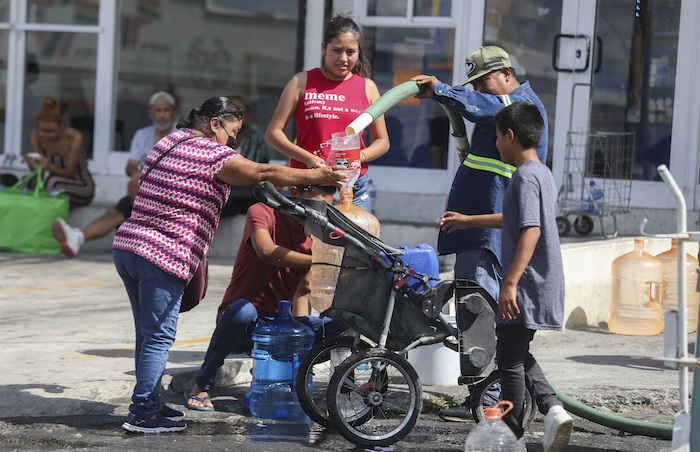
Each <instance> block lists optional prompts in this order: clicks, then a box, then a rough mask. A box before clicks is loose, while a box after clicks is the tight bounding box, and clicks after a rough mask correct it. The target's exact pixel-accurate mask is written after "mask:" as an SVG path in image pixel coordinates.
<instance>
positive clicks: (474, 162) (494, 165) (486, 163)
mask: <svg viewBox="0 0 700 452" xmlns="http://www.w3.org/2000/svg"><path fill="white" fill-rule="evenodd" d="M464 165H465V166H467V167H469V168H473V169H477V170H482V171H491V172H492V173H496V174H500V175H501V176H503V177H507V178H511V177H512V176H513V173H514V172H515V166H513V165H509V164H507V163H503V162H502V161H500V160H496V159H492V158H488V157H480V156H478V155H474V154H468V155H467V158H466V159H464Z"/></svg>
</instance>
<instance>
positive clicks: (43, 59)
mask: <svg viewBox="0 0 700 452" xmlns="http://www.w3.org/2000/svg"><path fill="white" fill-rule="evenodd" d="M25 58H26V71H25V77H24V95H23V102H24V117H23V121H22V143H23V146H22V147H23V149H24V152H29V150H30V148H31V146H30V144H29V134H30V133H31V131H32V130H33V129H34V128H35V127H36V121H35V117H36V113H37V110H38V109H39V106H40V105H41V99H42V98H43V97H45V96H55V97H56V98H57V99H58V101H59V104H60V105H61V109H62V110H63V116H64V119H65V121H66V124H67V125H69V126H71V127H74V128H76V129H78V130H79V131H80V132H81V133H82V134H83V141H84V143H85V155H86V157H87V158H92V139H93V132H92V131H93V124H94V109H95V68H96V66H97V63H96V60H97V40H96V39H95V35H94V34H91V33H70V32H35V31H32V32H27V54H26V57H25Z"/></svg>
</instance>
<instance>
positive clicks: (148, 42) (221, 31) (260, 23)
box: [115, 0, 299, 158]
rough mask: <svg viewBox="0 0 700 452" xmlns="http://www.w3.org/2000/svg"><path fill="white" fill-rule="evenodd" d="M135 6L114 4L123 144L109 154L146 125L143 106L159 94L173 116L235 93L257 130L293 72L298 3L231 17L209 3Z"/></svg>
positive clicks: (132, 0)
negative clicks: (174, 107) (166, 97)
mask: <svg viewBox="0 0 700 452" xmlns="http://www.w3.org/2000/svg"><path fill="white" fill-rule="evenodd" d="M141 3H142V2H140V1H137V0H124V1H122V3H121V20H120V38H119V61H118V71H119V72H118V84H117V105H116V112H117V119H118V121H121V122H122V123H123V130H124V136H125V140H124V144H120V142H119V141H117V143H115V146H116V149H117V150H128V146H129V143H130V141H131V137H133V134H134V133H135V132H136V130H137V129H139V128H141V127H145V126H147V125H150V120H149V118H148V115H147V111H146V110H147V102H148V99H149V97H150V96H151V94H152V93H154V92H155V91H159V90H166V91H169V92H170V93H172V94H173V95H174V97H175V98H176V99H177V101H178V103H179V109H178V110H179V111H178V116H184V115H186V114H187V113H189V111H190V110H191V109H192V108H194V107H197V106H199V105H201V104H202V102H203V101H204V100H206V99H207V98H209V97H211V96H214V95H227V96H232V95H241V96H243V97H244V98H246V99H247V100H248V101H249V102H250V106H251V109H250V110H251V119H252V125H253V126H254V127H256V128H257V129H258V130H259V131H261V132H263V133H264V131H265V129H266V128H267V124H268V122H269V119H270V118H271V116H272V114H273V113H274V110H275V108H276V106H277V101H278V99H279V96H280V94H281V92H282V90H283V89H284V86H285V85H286V83H287V82H288V81H289V79H290V78H291V77H292V76H293V75H294V73H295V63H296V61H295V57H296V47H297V41H298V40H297V16H296V14H292V13H293V12H296V11H298V6H299V5H298V1H295V2H283V3H285V7H284V11H283V12H284V14H275V15H271V14H253V13H251V12H250V11H249V12H248V14H232V11H231V9H230V8H229V9H227V8H223V6H222V5H224V4H225V2H220V1H213V0H210V1H207V2H182V1H176V0H163V1H160V2H158V3H157V4H155V5H154V6H153V7H152V8H150V9H149V10H148V11H144V10H143V8H141V7H140V5H141ZM273 158H283V157H281V154H280V156H273Z"/></svg>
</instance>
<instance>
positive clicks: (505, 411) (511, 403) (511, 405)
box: [494, 400, 513, 417]
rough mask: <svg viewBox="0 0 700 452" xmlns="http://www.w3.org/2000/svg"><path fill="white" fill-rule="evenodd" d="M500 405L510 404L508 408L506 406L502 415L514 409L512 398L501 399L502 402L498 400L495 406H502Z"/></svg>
mask: <svg viewBox="0 0 700 452" xmlns="http://www.w3.org/2000/svg"><path fill="white" fill-rule="evenodd" d="M500 405H506V406H508V408H506V409H505V410H504V411H503V412H502V413H501V417H503V416H505V414H506V413H507V412H509V411H510V410H512V409H513V402H511V401H510V400H501V401H500V402H498V403H497V404H496V405H494V406H495V407H497V406H500Z"/></svg>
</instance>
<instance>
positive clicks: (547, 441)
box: [542, 405, 574, 452]
mask: <svg viewBox="0 0 700 452" xmlns="http://www.w3.org/2000/svg"><path fill="white" fill-rule="evenodd" d="M573 427H574V420H573V419H572V418H571V416H569V413H567V412H566V411H565V410H564V407H563V406H561V405H555V406H553V407H552V408H550V409H549V411H547V415H546V416H545V417H544V437H543V438H542V447H543V448H544V452H559V451H560V450H562V449H564V448H565V447H566V446H567V445H568V444H569V440H570V439H571V430H573Z"/></svg>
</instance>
